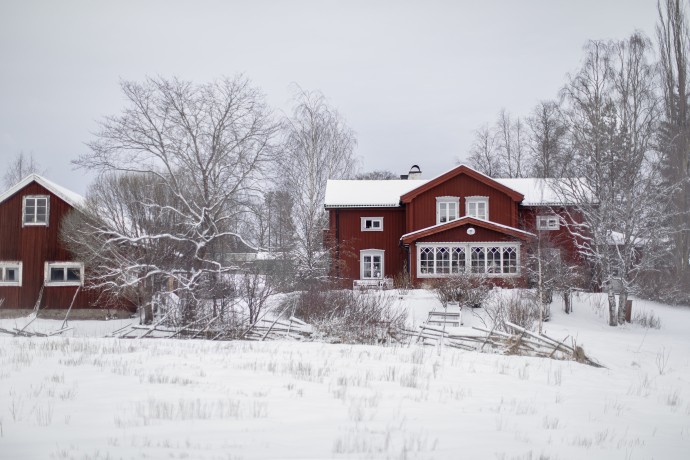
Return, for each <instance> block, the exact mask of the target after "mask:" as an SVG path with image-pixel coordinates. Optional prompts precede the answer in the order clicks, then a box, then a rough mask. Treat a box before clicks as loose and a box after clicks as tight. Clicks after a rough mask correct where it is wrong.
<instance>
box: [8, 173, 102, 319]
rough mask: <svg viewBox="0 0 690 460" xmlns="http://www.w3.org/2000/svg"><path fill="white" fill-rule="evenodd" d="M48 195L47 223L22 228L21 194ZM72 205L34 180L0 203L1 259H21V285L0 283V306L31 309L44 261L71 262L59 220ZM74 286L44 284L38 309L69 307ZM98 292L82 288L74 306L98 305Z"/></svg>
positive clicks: (87, 306) (40, 281)
mask: <svg viewBox="0 0 690 460" xmlns="http://www.w3.org/2000/svg"><path fill="white" fill-rule="evenodd" d="M27 195H48V196H50V204H49V219H48V225H47V226H43V225H36V226H26V227H22V205H23V197H24V196H27ZM71 209H72V207H71V206H70V205H69V204H68V203H66V202H64V201H63V200H62V199H61V198H59V197H57V196H55V195H54V194H52V193H50V191H48V190H47V189H45V188H44V187H43V186H41V185H39V184H38V183H36V182H32V183H31V184H29V185H27V186H26V187H24V188H23V189H21V190H20V191H18V192H17V193H16V194H15V195H13V196H11V197H9V198H8V199H7V200H5V201H4V202H2V203H0V261H21V262H22V265H23V266H22V285H21V287H18V286H0V298H4V299H5V302H4V304H3V306H2V308H22V309H26V308H29V309H31V308H34V306H35V304H36V301H37V300H38V297H39V292H40V290H41V286H43V278H44V269H45V262H46V261H48V262H61V261H62V262H64V261H72V260H73V258H72V256H71V254H70V253H69V251H67V249H66V248H65V247H64V246H63V245H62V244H61V243H60V235H59V234H60V232H59V227H60V222H61V221H62V219H63V218H64V217H65V215H66V214H67V213H68V212H69V211H70V210H71ZM76 290H77V287H76V286H46V287H45V288H44V291H43V297H42V300H41V308H68V307H69V305H70V303H71V302H72V299H73V298H74V294H75V292H76ZM97 297H98V293H96V292H94V291H87V290H84V289H81V290H80V291H79V294H78V295H77V298H76V299H75V302H74V307H73V308H97V307H98V306H99V304H98V303H97V300H98V299H97Z"/></svg>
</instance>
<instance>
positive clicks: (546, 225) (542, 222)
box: [537, 214, 560, 230]
mask: <svg viewBox="0 0 690 460" xmlns="http://www.w3.org/2000/svg"><path fill="white" fill-rule="evenodd" d="M559 228H560V224H559V220H558V216H557V215H556V214H549V215H545V216H537V230H558V229H559Z"/></svg>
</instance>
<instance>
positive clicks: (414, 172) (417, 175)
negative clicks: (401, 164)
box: [407, 165, 422, 180]
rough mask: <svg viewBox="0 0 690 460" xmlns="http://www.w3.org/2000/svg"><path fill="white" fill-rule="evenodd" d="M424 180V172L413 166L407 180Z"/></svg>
mask: <svg viewBox="0 0 690 460" xmlns="http://www.w3.org/2000/svg"><path fill="white" fill-rule="evenodd" d="M421 178H422V170H421V169H419V166H417V165H412V167H411V168H410V172H409V173H407V179H408V180H415V179H421Z"/></svg>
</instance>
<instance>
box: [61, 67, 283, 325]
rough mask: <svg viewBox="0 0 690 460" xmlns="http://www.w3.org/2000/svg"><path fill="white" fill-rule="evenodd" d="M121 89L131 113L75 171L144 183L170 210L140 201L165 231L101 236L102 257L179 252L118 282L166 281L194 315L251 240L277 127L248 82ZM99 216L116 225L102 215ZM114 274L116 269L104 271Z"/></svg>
mask: <svg viewBox="0 0 690 460" xmlns="http://www.w3.org/2000/svg"><path fill="white" fill-rule="evenodd" d="M121 87H122V92H123V95H124V97H125V99H126V102H127V105H126V107H125V108H124V109H123V111H122V112H121V113H120V114H119V115H113V116H108V117H106V118H105V119H104V120H103V121H101V122H100V129H99V131H98V132H97V133H96V139H95V140H93V141H91V142H89V143H88V144H87V145H88V147H89V148H90V152H89V153H86V154H83V155H81V156H80V157H79V158H78V159H77V160H76V161H75V162H74V163H75V164H76V165H77V166H80V167H84V168H88V169H91V170H95V171H98V172H101V173H128V174H135V175H141V176H142V177H145V178H151V180H152V181H153V182H154V183H155V184H156V187H160V188H162V189H163V190H165V196H166V200H165V201H164V202H159V200H157V199H156V197H155V196H146V197H141V198H136V199H135V200H136V202H137V204H138V205H139V206H141V207H142V208H143V209H145V210H146V212H147V213H149V214H150V215H152V216H155V217H159V216H165V217H166V219H165V220H164V221H163V223H164V225H162V226H159V227H155V228H152V229H150V228H144V229H143V230H142V231H141V232H140V233H137V232H131V231H130V230H131V229H130V228H128V227H127V226H128V225H130V223H128V222H123V223H122V224H123V226H122V228H121V230H122V231H114V232H113V233H112V234H108V233H105V232H104V233H102V237H103V238H104V241H103V247H105V248H110V247H111V248H118V247H127V248H139V247H142V246H144V247H148V246H151V245H154V243H155V244H162V243H163V244H167V245H169V246H171V247H174V248H175V251H174V256H175V257H174V263H173V264H172V266H168V265H163V264H162V263H160V262H159V261H158V259H154V260H147V262H146V267H145V270H139V271H137V270H133V271H131V272H128V273H127V274H124V273H122V274H120V278H119V279H120V281H122V280H123V279H126V280H127V283H129V284H136V283H140V282H141V283H143V282H145V280H146V279H147V277H148V276H150V275H149V274H150V273H159V274H163V275H164V276H165V277H166V278H167V279H169V280H171V281H170V283H169V284H170V285H171V286H174V289H175V292H176V294H178V296H179V298H180V299H181V302H182V303H183V304H184V305H186V306H187V307H188V308H187V307H185V308H187V310H189V311H191V312H192V313H193V310H194V308H196V305H198V303H199V301H200V300H201V298H202V296H205V295H206V294H204V289H203V286H204V285H205V283H208V281H209V280H210V279H219V278H221V277H222V276H223V275H224V274H225V273H227V272H228V271H229V269H230V266H229V265H228V263H227V262H225V261H224V259H223V257H221V254H222V253H223V247H224V245H225V243H224V242H225V241H226V240H227V238H229V237H233V238H242V237H243V235H241V234H238V233H237V231H236V229H237V228H241V226H240V225H238V223H239V222H241V220H242V219H243V215H244V214H245V213H247V212H248V208H247V203H248V200H249V199H250V198H251V197H252V196H253V195H254V194H256V193H257V192H258V190H259V189H260V187H261V185H262V180H263V176H264V172H265V170H266V168H267V167H268V166H269V165H270V164H271V162H272V161H273V160H274V155H275V149H274V146H273V144H272V140H273V137H274V135H275V134H276V133H277V130H278V124H277V123H276V122H275V121H274V119H273V117H272V114H271V112H270V110H269V109H268V108H267V107H266V105H265V103H264V101H263V96H262V95H261V93H260V92H259V91H258V90H257V89H256V88H254V87H253V86H252V85H251V84H250V82H249V81H248V80H247V79H246V78H244V77H241V76H239V77H235V78H232V79H229V78H226V79H222V80H218V81H215V82H212V83H207V84H201V85H195V84H193V83H191V82H188V81H183V80H179V79H176V78H173V79H165V78H149V79H147V80H146V81H144V82H143V83H137V82H129V81H124V82H122V84H121ZM154 179H155V180H154ZM92 211H93V212H94V213H95V214H96V215H97V216H99V217H100V218H101V220H103V221H104V222H106V223H107V224H112V223H113V222H112V219H113V218H114V217H113V216H104V215H103V214H102V213H103V212H104V211H103V210H101V209H98V208H94V209H93V210H92ZM161 242H162V243H161ZM98 250H99V248H98V247H95V248H94V251H98ZM102 260H103V261H104V262H103V263H104V264H105V263H106V261H107V258H106V259H102ZM109 269H110V270H117V267H107V266H104V267H103V270H109Z"/></svg>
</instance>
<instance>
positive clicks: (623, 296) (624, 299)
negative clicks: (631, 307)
mask: <svg viewBox="0 0 690 460" xmlns="http://www.w3.org/2000/svg"><path fill="white" fill-rule="evenodd" d="M627 303H628V291H627V290H626V289H625V288H623V290H622V291H621V293H620V295H619V296H618V324H625V306H626V305H627Z"/></svg>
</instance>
